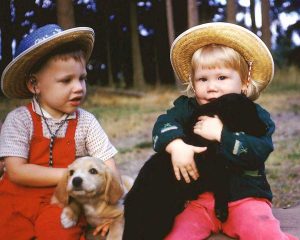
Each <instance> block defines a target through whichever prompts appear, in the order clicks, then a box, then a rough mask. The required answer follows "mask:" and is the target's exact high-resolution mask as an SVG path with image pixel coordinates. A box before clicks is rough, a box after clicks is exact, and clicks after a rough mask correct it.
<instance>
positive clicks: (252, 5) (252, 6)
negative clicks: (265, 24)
mask: <svg viewBox="0 0 300 240" xmlns="http://www.w3.org/2000/svg"><path fill="white" fill-rule="evenodd" d="M250 14H251V30H252V32H254V33H255V34H257V27H256V19H255V0H250Z"/></svg>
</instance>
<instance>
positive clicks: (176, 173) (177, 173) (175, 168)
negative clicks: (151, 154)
mask: <svg viewBox="0 0 300 240" xmlns="http://www.w3.org/2000/svg"><path fill="white" fill-rule="evenodd" d="M174 173H175V177H176V179H177V180H178V181H180V179H181V177H180V171H179V168H178V167H174Z"/></svg>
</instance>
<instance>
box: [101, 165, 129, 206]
mask: <svg viewBox="0 0 300 240" xmlns="http://www.w3.org/2000/svg"><path fill="white" fill-rule="evenodd" d="M105 178H106V187H105V193H104V197H105V201H106V202H108V203H110V204H116V203H117V202H118V201H119V200H120V198H121V197H122V196H123V194H124V190H123V188H122V186H121V182H120V180H119V178H118V177H117V176H116V175H115V174H114V173H113V172H112V171H111V170H110V169H109V168H107V169H106V171H105Z"/></svg>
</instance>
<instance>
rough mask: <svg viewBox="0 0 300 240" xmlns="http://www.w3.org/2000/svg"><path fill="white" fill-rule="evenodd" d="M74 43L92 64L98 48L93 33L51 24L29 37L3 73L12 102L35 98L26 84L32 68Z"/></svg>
mask: <svg viewBox="0 0 300 240" xmlns="http://www.w3.org/2000/svg"><path fill="white" fill-rule="evenodd" d="M73 43H75V44H78V46H80V48H81V49H82V50H83V51H84V52H85V56H86V60H88V59H89V57H90V56H91V53H92V50H93V45H94V31H93V29H91V28H88V27H77V28H71V29H68V30H62V29H61V28H60V27H59V26H58V25H55V24H48V25H45V26H43V27H41V28H38V29H36V30H35V31H33V32H32V33H30V34H29V35H27V36H26V37H25V38H23V39H22V41H21V42H20V44H19V46H18V48H17V49H16V54H15V58H14V59H13V60H12V61H11V62H10V63H9V64H8V65H7V67H6V68H5V69H4V71H3V73H2V77H1V89H2V91H3V93H4V94H5V95H6V96H7V97H9V98H31V97H32V93H31V92H30V91H29V90H28V88H27V86H26V80H27V77H28V74H29V71H30V70H31V69H32V67H33V66H35V64H36V63H37V62H38V61H39V60H41V59H42V58H43V57H45V56H46V55H48V54H50V53H51V52H52V51H53V50H55V49H56V48H58V47H60V46H62V45H64V44H67V45H68V44H73Z"/></svg>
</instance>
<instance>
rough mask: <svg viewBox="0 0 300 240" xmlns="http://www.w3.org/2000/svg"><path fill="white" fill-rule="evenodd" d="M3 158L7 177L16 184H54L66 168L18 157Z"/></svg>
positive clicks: (47, 185)
mask: <svg viewBox="0 0 300 240" xmlns="http://www.w3.org/2000/svg"><path fill="white" fill-rule="evenodd" d="M4 160H5V167H6V173H7V174H8V177H9V179H10V180H11V181H12V182H14V183H16V184H20V185H24V186H28V187H49V186H55V185H56V184H57V183H58V182H59V180H60V178H61V177H62V176H63V173H64V171H65V170H66V169H65V168H50V167H43V166H39V165H36V164H30V163H27V160H26V159H24V158H20V157H6V158H4Z"/></svg>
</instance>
